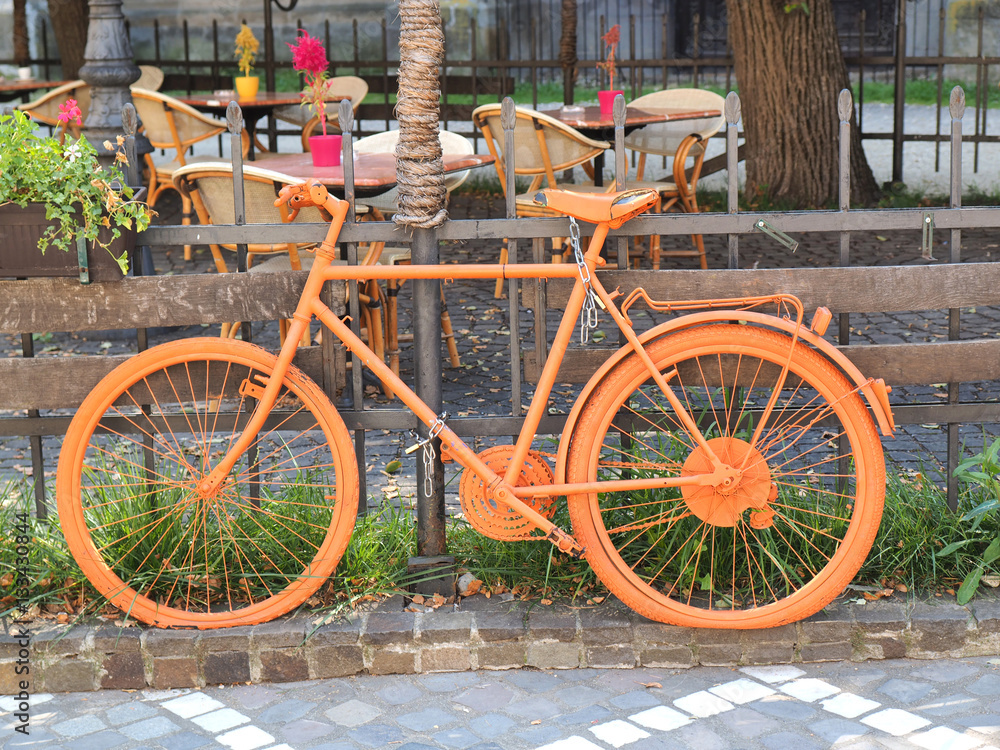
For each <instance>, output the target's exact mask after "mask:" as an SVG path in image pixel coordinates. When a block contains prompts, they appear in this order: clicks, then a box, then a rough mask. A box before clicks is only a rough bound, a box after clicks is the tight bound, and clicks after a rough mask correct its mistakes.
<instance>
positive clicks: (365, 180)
mask: <svg viewBox="0 0 1000 750" xmlns="http://www.w3.org/2000/svg"><path fill="white" fill-rule="evenodd" d="M442 161H443V162H444V171H445V173H448V172H460V171H462V170H464V169H475V168H477V167H485V166H488V165H490V164H492V163H493V157H492V156H490V155H489V154H444V155H443V156H442ZM261 164H262V166H263V167H264V168H265V169H270V170H272V171H274V172H281V173H282V174H287V175H289V176H291V177H295V178H297V179H300V180H319V181H320V182H321V183H323V184H324V185H326V187H328V188H331V190H332V192H333V193H334V194H335V195H337V196H339V197H343V195H344V167H343V165H342V164H340V165H337V166H336V167H314V166H313V163H312V155H311V154H281V155H278V156H272V157H269V158H268V159H267V160H266V161H264V162H262V163H261ZM395 184H396V157H395V155H393V154H355V156H354V190H355V192H356V194H357V196H358V197H359V198H364V197H366V196H373V195H378V194H380V193H384V192H385V191H386V190H389V189H390V188H392V187H394V186H395Z"/></svg>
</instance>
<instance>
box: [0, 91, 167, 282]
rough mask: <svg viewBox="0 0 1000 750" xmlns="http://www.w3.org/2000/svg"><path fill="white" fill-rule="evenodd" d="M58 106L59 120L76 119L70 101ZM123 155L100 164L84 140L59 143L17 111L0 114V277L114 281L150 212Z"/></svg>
mask: <svg viewBox="0 0 1000 750" xmlns="http://www.w3.org/2000/svg"><path fill="white" fill-rule="evenodd" d="M59 110H60V114H59V120H60V121H61V122H63V123H66V124H67V125H68V124H69V123H70V122H71V121H73V122H76V123H77V124H82V121H83V120H82V117H81V114H80V109H79V107H78V106H77V104H76V101H75V100H73V99H69V100H67V101H66V103H65V104H63V105H62V106H61V107H60V108H59ZM123 142H124V138H123V137H122V138H120V139H119V144H118V145H119V146H121V144H122V143H123ZM104 145H105V147H106V148H108V149H111V148H112V145H111V143H110V142H105V144H104ZM124 160H125V157H124V154H122V153H121V151H120V150H119V152H118V155H117V156H116V164H114V165H112V166H111V167H110V168H109V169H105V168H103V167H101V165H100V164H99V163H98V160H97V151H96V150H95V149H94V147H93V146H91V145H90V144H89V143H88V142H87V141H86V140H85V139H84V138H78V139H76V140H75V141H74V140H73V139H72V138H67V139H66V141H65V143H60V142H59V140H57V139H56V138H50V137H46V136H40V135H39V134H38V133H37V132H36V128H35V124H34V123H33V122H32V121H31V120H30V119H29V118H28V117H27V116H26V115H25V114H24V113H23V112H18V111H15V112H14V113H13V114H10V115H0V277H22V276H79V277H80V278H81V280H84V278H85V275H89V280H93V281H111V280H114V279H120V278H121V277H122V275H123V274H124V273H126V272H127V271H128V259H129V256H130V255H131V251H132V249H133V248H134V247H135V236H136V233H137V232H139V231H142V230H143V229H145V228H146V227H148V226H149V222H150V219H151V218H152V216H153V212H152V211H151V210H150V208H149V207H148V206H147V205H146V204H145V203H144V202H143V201H142V199H143V197H144V196H145V192H146V189H145V188H140V189H139V190H137V191H134V192H133V190H132V188H130V187H128V186H127V185H126V184H125V179H124V177H123V176H122V173H121V170H120V169H119V168H118V166H117V164H118V163H121V162H124ZM46 251H47V252H46ZM82 267H84V268H86V269H87V271H88V273H87V274H83V273H82Z"/></svg>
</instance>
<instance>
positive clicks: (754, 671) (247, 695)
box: [0, 658, 1000, 750]
mask: <svg viewBox="0 0 1000 750" xmlns="http://www.w3.org/2000/svg"><path fill="white" fill-rule="evenodd" d="M998 663H1000V660H997V659H986V658H974V659H961V660H958V659H942V660H935V661H916V660H912V659H894V660H891V661H881V662H868V663H860V664H859V663H851V662H843V663H835V664H802V665H795V666H792V665H780V666H760V667H744V668H740V669H736V668H729V667H696V668H692V669H687V670H662V669H649V668H643V669H629V670H614V669H609V670H594V669H576V670H564V671H534V670H512V671H500V672H489V671H479V672H456V673H438V674H425V675H406V676H404V675H391V676H364V677H351V678H343V679H330V680H319V681H313V682H296V683H284V684H281V683H279V684H272V685H236V686H229V687H211V688H205V689H202V690H165V691H154V690H143V691H118V690H108V691H102V692H100V693H61V694H55V695H34V696H31V699H30V703H31V706H30V732H31V733H30V735H29V736H23V735H22V734H18V733H16V732H14V731H13V727H14V726H16V723H17V721H16V719H15V718H14V716H13V712H14V711H15V710H16V709H17V707H16V705H15V702H14V700H13V699H11V698H3V699H0V722H2V725H3V728H2V730H0V731H2V735H0V743H2V746H3V747H5V748H15V747H22V748H27V747H30V748H45V749H46V750H57V749H58V748H66V750H112V749H113V748H129V749H130V750H143V749H145V748H165V749H166V750H193V749H194V748H199V747H227V748H231V750H255V749H256V748H261V750H267V749H270V750H292V749H293V748H294V750H362V749H363V748H397V749H398V750H424V749H428V750H429V749H430V748H446V749H449V750H465V749H468V750H495V749H497V748H503V749H508V748H509V749H511V750H515V749H520V748H531V749H538V750H601V749H606V748H628V749H629V750H645V749H647V748H693V749H695V750H723V749H725V748H741V749H745V750H750V749H751V748H765V749H766V750H786V749H787V750H814V749H817V748H828V747H834V746H836V747H837V748H838V750H876V749H878V748H888V749H889V750H900V749H901V748H925V749H926V750H973V749H974V748H978V749H979V750H990V748H995V747H996V745H997V744H1000V670H998V666H997V664H998Z"/></svg>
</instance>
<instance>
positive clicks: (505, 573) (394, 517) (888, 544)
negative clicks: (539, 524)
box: [0, 467, 1000, 620]
mask: <svg viewBox="0 0 1000 750" xmlns="http://www.w3.org/2000/svg"><path fill="white" fill-rule="evenodd" d="M0 492H2V493H3V494H2V496H3V498H4V502H3V504H2V505H0V524H3V525H4V528H8V529H10V528H12V527H13V524H14V517H15V516H14V514H15V513H17V512H19V511H21V512H23V511H26V510H28V509H30V507H31V505H32V504H33V498H32V494H31V491H30V487H29V485H28V484H27V483H26V482H23V481H22V482H8V483H7V484H6V485H5V486H2V487H0ZM982 492H983V491H982V490H981V489H979V488H976V487H973V486H971V485H962V487H961V507H960V508H959V511H958V512H957V513H953V512H952V511H950V510H948V508H947V503H946V497H945V493H944V491H943V490H942V489H941V488H940V487H937V486H935V485H934V484H933V482H931V481H930V480H928V479H927V477H926V476H925V475H924V474H922V473H898V472H895V471H893V470H892V469H891V467H890V473H889V476H888V480H887V491H886V501H885V510H884V513H883V517H882V523H881V525H880V528H879V532H878V535H877V536H876V539H875V542H874V544H873V546H872V550H871V553H870V554H869V556H868V559H867V561H866V562H865V564H864V566H863V567H862V568H861V570H860V572H859V573H858V575H857V576H856V577H855V581H854V583H855V585H858V586H863V587H875V588H882V587H886V586H889V587H897V586H902V587H903V588H905V590H908V591H910V592H925V593H926V592H937V593H940V592H945V591H948V590H954V589H957V588H958V586H959V584H960V583H961V581H962V580H963V579H964V578H965V577H966V575H968V573H969V572H970V571H971V570H973V568H974V567H975V566H976V565H977V564H978V562H979V561H980V560H981V558H982V556H983V553H984V551H985V550H986V548H987V547H988V546H989V544H990V542H992V541H993V539H995V538H996V537H997V536H998V535H1000V515H998V514H997V513H990V514H986V515H985V516H984V517H983V518H982V519H981V520H980V522H979V523H978V524H973V523H971V522H969V521H963V520H962V515H963V514H964V513H965V512H967V511H968V510H969V509H971V508H973V507H975V506H976V505H978V504H979V503H981V502H983V501H984V500H985V499H986V498H985V497H984V496H983V494H982ZM567 516H568V513H567V511H566V507H565V504H562V505H560V506H559V509H558V511H557V515H556V519H555V520H556V522H557V523H558V524H559V525H560V526H561V527H562V528H567V529H568V528H569V526H570V524H569V519H568V517H567ZM31 537H32V541H31V544H30V545H29V586H30V590H31V598H30V601H29V602H28V604H29V606H35V607H38V608H39V609H41V610H42V611H43V612H47V613H49V615H50V616H53V615H54V614H55V613H57V612H65V613H67V614H68V615H69V618H68V619H69V620H74V619H77V618H79V619H81V620H88V619H92V618H93V617H94V616H96V615H98V614H104V615H109V616H112V617H114V618H116V619H117V618H121V615H120V614H118V613H117V611H116V610H114V609H113V608H110V607H108V606H107V605H106V603H105V602H104V600H103V599H102V597H101V596H100V595H99V594H98V593H97V592H96V591H95V590H94V589H93V588H92V587H91V586H90V584H89V583H88V582H87V581H86V579H85V578H84V577H83V575H82V574H81V573H80V570H79V568H78V567H77V565H76V563H75V561H74V560H73V559H72V556H71V555H70V553H69V551H68V549H67V547H66V543H65V540H64V539H63V535H62V531H61V529H60V528H59V525H58V521H57V519H56V517H55V514H54V513H52V514H51V515H50V516H49V518H47V519H43V520H38V519H34V518H32V519H31ZM956 544H958V545H960V550H959V551H958V552H956V553H954V554H949V555H945V556H942V557H938V556H935V555H934V554H930V553H931V552H934V551H941V550H943V549H945V548H946V547H948V546H949V545H956ZM415 549H416V523H415V520H414V514H413V513H412V511H411V510H410V509H406V508H403V509H399V508H394V507H392V506H385V507H383V508H381V509H380V510H378V511H375V512H372V513H370V514H369V515H367V516H365V517H362V518H360V519H359V520H358V523H357V525H356V527H355V530H354V534H353V536H352V538H351V543H350V545H349V546H348V549H347V552H346V553H345V555H344V557H343V559H342V560H341V562H340V564H339V565H338V567H337V570H336V572H335V574H334V576H333V577H332V578H331V579H330V581H329V582H328V584H327V585H326V586H324V587H323V588H322V589H321V590H320V591H319V592H318V593H317V595H316V597H315V598H314V599H313V600H311V601H310V603H309V607H310V608H311V609H313V610H314V611H316V612H318V613H327V614H330V615H336V614H340V613H342V612H344V611H347V610H349V609H351V608H353V607H354V606H356V605H357V604H358V603H360V602H362V601H365V600H373V599H379V598H382V597H384V596H386V595H390V594H393V593H398V592H401V591H403V590H404V589H405V588H406V586H407V584H408V582H409V581H408V576H407V567H406V565H407V558H408V557H409V556H410V555H412V554H414V553H415ZM448 551H449V553H450V554H453V555H455V557H456V560H457V562H458V565H459V567H460V568H461V569H463V570H468V571H471V572H472V573H473V574H474V575H475V576H476V577H477V578H479V579H480V580H482V581H483V582H484V590H487V591H490V592H493V593H501V592H505V591H513V592H514V593H515V595H516V596H519V597H525V598H529V599H532V600H534V601H539V600H542V599H549V600H563V601H571V602H575V603H577V604H586V603H587V602H594V601H600V600H602V599H603V597H604V596H605V595H606V593H607V592H606V590H605V588H604V586H603V585H602V584H601V583H600V581H598V580H597V579H596V577H595V576H594V573H593V571H592V570H591V568H590V567H589V565H587V563H586V562H584V561H582V560H574V559H572V558H570V557H568V556H566V555H563V554H561V553H559V552H558V551H556V550H555V548H554V547H553V546H552V545H551V544H549V543H547V542H545V541H542V540H538V541H534V540H532V541H519V542H503V541H496V540H493V539H489V538H487V537H484V536H482V535H480V534H479V533H478V532H476V531H475V530H474V529H473V528H472V527H471V526H470V525H469V524H468V523H467V522H466V521H464V520H462V519H452V521H451V522H450V525H449V528H448ZM16 564H17V558H16V553H15V549H14V547H13V545H2V546H0V603H2V606H0V614H3V615H6V614H9V613H10V612H11V611H12V610H13V608H14V605H15V600H14V594H15V591H14V585H15V582H16V581H15V576H14V569H15V565H16ZM998 572H1000V568H998V567H997V566H996V565H990V566H987V569H986V573H987V575H995V574H997V573H998ZM63 619H66V618H63Z"/></svg>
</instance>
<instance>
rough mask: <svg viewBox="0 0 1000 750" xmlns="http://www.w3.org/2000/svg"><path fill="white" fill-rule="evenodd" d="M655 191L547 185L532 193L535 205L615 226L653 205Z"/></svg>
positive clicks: (614, 227)
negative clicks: (575, 190) (584, 190)
mask: <svg viewBox="0 0 1000 750" xmlns="http://www.w3.org/2000/svg"><path fill="white" fill-rule="evenodd" d="M656 199H657V193H656V191H655V190H651V189H648V188H647V189H644V190H623V191H621V192H620V193H571V192H569V191H566V190H555V189H553V188H547V189H545V190H540V191H538V192H537V193H535V195H534V198H533V199H532V200H534V202H535V203H537V204H538V205H539V206H546V207H548V208H551V209H554V210H556V211H559V212H561V213H564V214H566V215H568V216H573V217H574V218H577V219H582V220H583V221H588V222H590V223H591V224H607V225H608V226H610V227H611V228H612V229H617V228H618V227H620V226H621V225H622V224H624V223H625V222H626V221H628V220H629V219H631V218H632V217H633V216H638V215H639V214H641V213H642V212H643V211H645V210H646V209H648V208H650V207H651V206H653V205H655V204H656Z"/></svg>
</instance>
